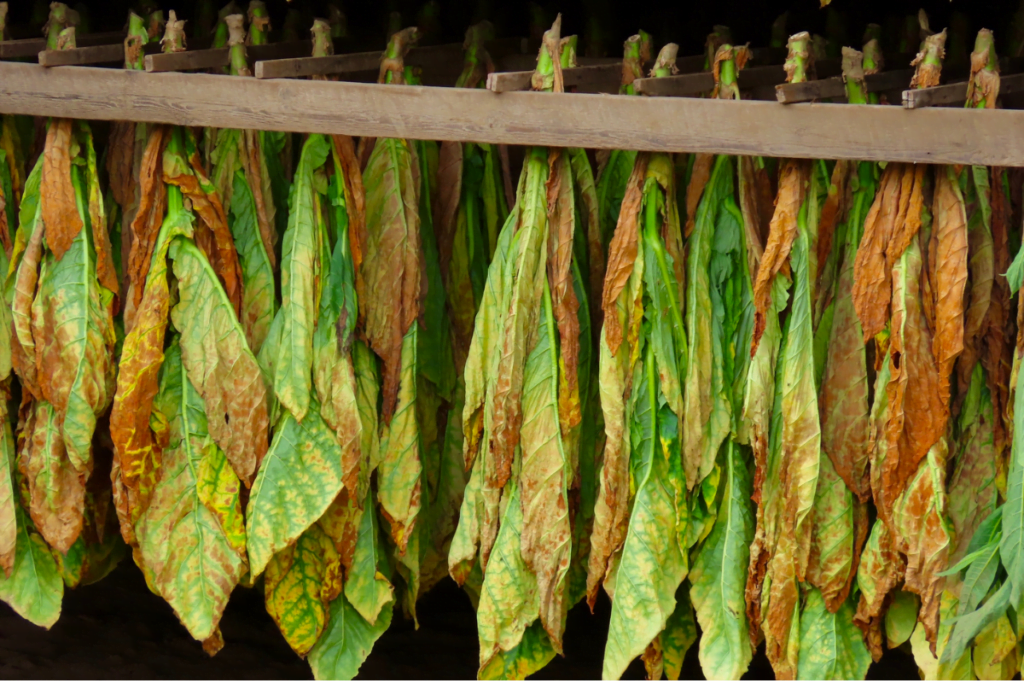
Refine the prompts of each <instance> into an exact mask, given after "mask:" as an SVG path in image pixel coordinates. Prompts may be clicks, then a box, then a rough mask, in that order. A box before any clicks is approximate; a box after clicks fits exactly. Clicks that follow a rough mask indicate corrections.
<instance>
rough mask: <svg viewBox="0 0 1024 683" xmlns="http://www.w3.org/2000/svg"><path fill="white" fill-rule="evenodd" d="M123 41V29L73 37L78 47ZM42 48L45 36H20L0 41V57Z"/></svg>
mask: <svg viewBox="0 0 1024 683" xmlns="http://www.w3.org/2000/svg"><path fill="white" fill-rule="evenodd" d="M123 42H124V31H111V32H109V33H92V34H86V35H82V36H76V37H75V44H76V45H78V47H80V48H82V47H92V46H93V45H110V44H113V43H123ZM44 50H46V38H22V39H21V40H3V41H0V59H16V58H18V57H35V56H36V55H38V54H39V53H40V52H43V51H44Z"/></svg>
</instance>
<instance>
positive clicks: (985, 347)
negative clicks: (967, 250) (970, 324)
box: [980, 167, 1013, 453]
mask: <svg viewBox="0 0 1024 683" xmlns="http://www.w3.org/2000/svg"><path fill="white" fill-rule="evenodd" d="M991 173H992V180H991V186H992V187H994V188H996V190H995V191H994V192H993V193H992V243H993V251H994V252H995V278H994V279H993V284H992V301H991V304H990V305H989V309H988V315H987V316H986V319H985V327H984V330H983V331H982V335H983V338H982V341H981V344H980V347H981V351H980V353H981V363H982V366H983V367H984V368H985V379H986V381H987V382H988V388H989V393H990V394H991V397H992V408H993V414H994V416H995V422H994V424H993V430H994V438H995V447H996V452H998V453H1001V452H1002V451H1003V449H1004V448H1005V446H1006V443H1007V436H1006V434H1007V428H1006V423H1005V415H1006V407H1007V405H1008V404H1009V397H1010V371H1011V366H1012V364H1013V361H1012V359H1011V355H1012V351H1011V349H1012V344H1011V343H1010V340H1011V338H1012V337H1011V331H1010V329H1009V328H1010V327H1012V324H1013V323H1012V320H1011V318H1012V316H1011V314H1010V287H1009V284H1008V283H1007V282H1006V276H1005V275H1004V273H1006V271H1007V269H1008V268H1009V267H1010V252H1009V248H1010V247H1009V239H1010V238H1009V226H1010V221H1011V220H1012V217H1011V207H1010V202H1009V200H1008V198H1007V196H1006V194H1005V193H1004V192H1003V190H1002V188H1003V174H1004V173H1005V171H1004V169H1002V168H998V167H993V168H992V169H991Z"/></svg>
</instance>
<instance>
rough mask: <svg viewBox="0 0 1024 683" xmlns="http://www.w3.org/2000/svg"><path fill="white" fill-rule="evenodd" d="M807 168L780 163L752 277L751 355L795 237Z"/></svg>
mask: <svg viewBox="0 0 1024 683" xmlns="http://www.w3.org/2000/svg"><path fill="white" fill-rule="evenodd" d="M808 172H809V168H808V164H807V163H806V162H803V161H793V160H790V161H787V162H786V163H785V165H784V166H783V167H782V175H781V177H780V179H779V196H778V199H777V200H776V202H775V213H774V214H773V215H772V221H771V227H770V228H769V230H768V243H767V244H766V245H765V248H764V255H763V256H762V258H761V264H760V266H759V267H758V270H757V279H756V280H755V281H754V309H755V313H754V337H753V340H752V342H751V347H750V355H751V357H753V356H754V355H756V354H757V347H758V344H760V342H761V336H762V335H763V334H764V330H765V326H766V324H767V322H766V315H767V311H768V308H769V306H771V293H772V282H774V280H775V277H776V275H777V274H778V273H779V271H780V270H781V269H782V268H783V266H784V265H786V261H787V259H788V258H789V253H790V250H791V249H792V247H793V241H794V240H795V239H796V235H797V214H798V213H799V212H800V207H801V205H802V204H803V202H804V195H805V192H806V189H805V185H806V182H807V176H808Z"/></svg>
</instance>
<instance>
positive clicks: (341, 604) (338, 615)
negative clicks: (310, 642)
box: [309, 595, 392, 681]
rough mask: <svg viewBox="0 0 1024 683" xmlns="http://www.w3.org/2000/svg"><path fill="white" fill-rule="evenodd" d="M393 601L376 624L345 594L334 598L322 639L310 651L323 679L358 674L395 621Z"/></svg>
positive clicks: (313, 665)
mask: <svg viewBox="0 0 1024 683" xmlns="http://www.w3.org/2000/svg"><path fill="white" fill-rule="evenodd" d="M391 611H392V605H391V604H388V605H386V606H385V607H384V609H383V610H382V611H381V614H380V617H378V618H377V622H376V623H374V624H370V623H368V622H367V621H366V620H365V619H363V618H362V617H361V616H360V615H359V612H357V611H356V610H355V609H354V608H353V607H352V605H350V604H349V602H348V600H347V599H346V598H345V596H344V595H339V596H338V597H337V598H335V599H334V601H333V602H331V610H330V618H329V620H328V622H327V628H326V629H325V630H324V633H323V635H322V636H320V640H318V641H317V643H316V645H314V646H313V649H312V650H310V652H309V666H310V668H311V669H313V675H314V676H315V677H316V679H317V680H319V681H346V680H351V679H353V678H355V676H356V674H358V673H359V667H361V666H362V665H363V662H365V661H366V658H367V657H368V656H369V655H370V651H371V650H372V649H373V644H374V643H375V642H377V639H378V638H380V637H381V635H383V633H384V631H386V630H387V629H388V626H390V625H391Z"/></svg>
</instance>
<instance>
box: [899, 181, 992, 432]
mask: <svg viewBox="0 0 1024 683" xmlns="http://www.w3.org/2000/svg"><path fill="white" fill-rule="evenodd" d="M911 210H913V206H912V207H911ZM933 215H934V216H935V219H934V225H933V228H932V231H933V234H934V235H935V240H936V246H937V248H936V253H935V260H936V264H937V267H936V270H935V280H934V281H933V282H932V288H933V290H934V292H935V303H936V306H935V336H934V339H933V340H932V355H933V356H934V357H935V363H936V367H937V369H938V379H939V402H940V404H941V406H942V409H943V411H945V414H946V417H947V419H948V414H949V399H950V393H951V389H950V384H951V382H950V380H951V375H952V372H953V365H954V363H956V358H957V356H959V355H960V352H961V351H963V348H964V291H965V289H966V287H967V242H968V240H967V217H966V215H965V213H964V204H963V198H962V197H961V195H960V187H959V184H958V182H957V178H956V175H955V174H954V172H953V169H952V167H949V166H946V167H939V168H938V169H937V170H936V180H935V199H934V208H933ZM975 284H976V285H978V286H979V287H982V286H985V284H987V285H988V291H989V296H991V279H990V278H989V279H988V282H987V283H981V282H979V281H978V280H975ZM973 293H974V290H973V289H972V294H973ZM979 294H980V292H979ZM985 308H987V305H986V306H985ZM982 317H983V315H982ZM970 320H971V318H970V312H968V322H970ZM977 324H978V327H980V325H981V319H980V318H979V320H978V321H977ZM944 427H945V422H944V421H943V428H944ZM930 445H931V444H929V446H930Z"/></svg>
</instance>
